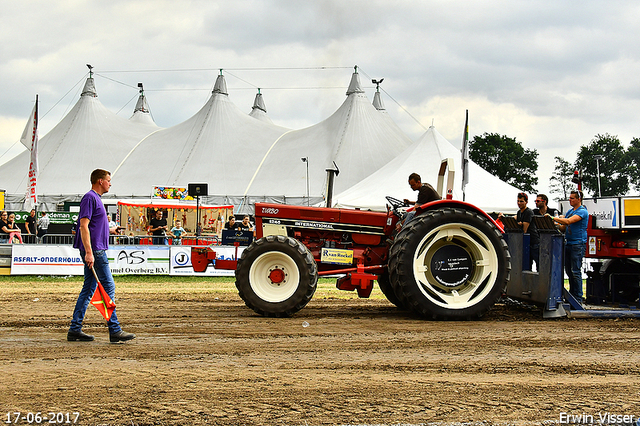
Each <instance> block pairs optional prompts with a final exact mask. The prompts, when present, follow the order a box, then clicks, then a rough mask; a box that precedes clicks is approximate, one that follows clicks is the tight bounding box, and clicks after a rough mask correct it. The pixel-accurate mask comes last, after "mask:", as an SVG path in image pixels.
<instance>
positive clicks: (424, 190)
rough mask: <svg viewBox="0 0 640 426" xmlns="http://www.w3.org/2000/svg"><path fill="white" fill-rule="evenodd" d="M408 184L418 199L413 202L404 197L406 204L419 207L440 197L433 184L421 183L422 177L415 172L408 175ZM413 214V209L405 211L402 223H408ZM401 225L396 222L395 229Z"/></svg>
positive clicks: (414, 212)
mask: <svg viewBox="0 0 640 426" xmlns="http://www.w3.org/2000/svg"><path fill="white" fill-rule="evenodd" d="M409 186H410V187H411V189H413V190H414V191H418V199H417V200H416V201H415V202H413V201H409V200H408V199H406V198H405V199H404V200H403V201H404V203H405V204H406V205H408V206H410V205H412V204H413V206H414V207H419V206H421V205H423V204H426V203H430V202H431V201H436V200H441V199H442V198H441V197H440V195H439V194H438V191H436V190H435V189H434V188H433V186H431V185H429V184H428V183H422V179H421V178H420V175H419V174H417V173H411V174H410V175H409ZM415 214H416V211H415V210H413V211H410V212H409V213H407V215H406V216H405V218H404V220H403V221H402V224H406V223H409V221H410V220H411V219H413V217H414V216H415ZM402 226H403V225H401V224H400V223H398V226H397V229H398V230H399V229H400V228H401V227H402Z"/></svg>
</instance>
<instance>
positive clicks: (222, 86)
mask: <svg viewBox="0 0 640 426" xmlns="http://www.w3.org/2000/svg"><path fill="white" fill-rule="evenodd" d="M213 93H220V94H222V95H227V96H228V95H229V93H228V92H227V82H226V81H225V79H224V75H222V70H220V75H218V77H217V78H216V84H215V85H214V86H213Z"/></svg>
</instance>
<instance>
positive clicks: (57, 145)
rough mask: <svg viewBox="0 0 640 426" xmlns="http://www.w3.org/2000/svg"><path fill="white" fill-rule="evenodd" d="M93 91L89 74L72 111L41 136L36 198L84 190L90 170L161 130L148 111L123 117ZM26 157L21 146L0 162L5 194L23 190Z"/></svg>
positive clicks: (111, 163) (113, 162)
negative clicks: (115, 112)
mask: <svg viewBox="0 0 640 426" xmlns="http://www.w3.org/2000/svg"><path fill="white" fill-rule="evenodd" d="M97 96H98V95H97V94H96V90H95V86H94V82H93V78H92V77H89V78H88V79H87V81H86V83H85V85H84V89H83V91H82V94H81V95H80V99H79V100H78V102H76V104H75V105H74V107H73V108H72V109H71V111H69V113H68V114H67V115H66V116H65V117H64V118H63V119H62V120H61V121H60V122H59V123H58V124H57V125H56V126H55V127H54V128H53V129H52V130H51V131H50V132H49V133H47V134H46V135H45V136H44V137H42V138H41V139H40V141H39V144H38V145H39V149H38V157H39V161H38V162H39V169H40V172H39V174H38V186H37V192H38V197H42V196H47V195H49V196H57V197H60V196H61V194H84V193H85V192H87V190H88V189H89V188H90V187H91V184H90V182H89V176H90V175H91V172H92V171H93V170H94V169H96V168H103V169H107V170H110V171H113V169H115V167H117V165H118V164H119V163H120V161H121V160H122V158H124V156H125V155H126V154H127V153H128V152H129V151H130V150H131V148H132V147H133V146H134V145H135V144H136V143H137V142H138V141H139V140H140V139H142V138H144V137H145V136H147V135H149V134H150V133H153V132H154V131H156V130H158V129H159V128H158V126H156V125H155V123H154V122H153V120H152V119H151V118H150V117H149V113H148V112H146V113H145V112H136V113H134V117H132V119H131V120H127V119H126V118H122V117H119V116H117V115H115V114H114V113H113V112H111V111H109V110H108V109H107V108H105V107H104V105H102V103H101V102H100V101H99V100H98V97H97ZM141 102H142V103H145V104H146V100H144V99H142V100H140V99H139V100H138V103H141ZM147 110H148V109H147ZM134 118H135V119H134ZM29 156H30V153H29V151H24V152H22V153H21V154H19V155H18V156H16V157H15V158H13V159H11V160H9V161H8V162H7V163H5V164H3V165H2V166H0V182H2V186H3V187H4V189H6V191H7V194H16V195H18V196H21V195H24V194H25V193H26V188H27V175H28V169H29Z"/></svg>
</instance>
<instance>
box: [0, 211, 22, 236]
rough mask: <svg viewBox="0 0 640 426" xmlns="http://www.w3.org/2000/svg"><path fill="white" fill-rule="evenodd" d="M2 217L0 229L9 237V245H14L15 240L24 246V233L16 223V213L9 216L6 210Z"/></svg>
mask: <svg viewBox="0 0 640 426" xmlns="http://www.w3.org/2000/svg"><path fill="white" fill-rule="evenodd" d="M0 215H1V216H0V217H1V218H2V219H1V221H0V227H1V228H2V233H3V234H4V235H7V239H8V241H7V242H8V243H9V244H13V241H14V238H15V239H17V240H18V241H19V242H20V244H22V232H21V231H20V228H19V227H18V224H17V223H16V215H15V214H14V213H11V214H8V213H7V212H6V211H4V210H3V211H2V213H1V214H0Z"/></svg>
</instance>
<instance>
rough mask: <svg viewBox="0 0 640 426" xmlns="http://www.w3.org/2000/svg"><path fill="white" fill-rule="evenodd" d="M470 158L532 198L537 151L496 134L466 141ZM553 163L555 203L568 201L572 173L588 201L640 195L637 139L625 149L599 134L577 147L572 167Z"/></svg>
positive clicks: (639, 140) (560, 160)
mask: <svg viewBox="0 0 640 426" xmlns="http://www.w3.org/2000/svg"><path fill="white" fill-rule="evenodd" d="M469 158H470V159H471V160H472V161H474V162H475V163H476V164H478V165H479V166H480V167H482V168H483V169H485V170H487V171H488V172H490V173H492V174H493V175H495V176H498V177H499V178H500V179H502V180H503V181H505V182H507V183H508V184H510V185H513V186H515V187H516V188H520V189H521V190H523V191H525V192H528V193H531V194H533V193H536V192H537V191H536V189H535V186H536V185H537V184H538V178H537V177H536V173H537V171H538V151H537V150H535V149H528V148H524V147H523V146H522V144H521V143H520V142H518V141H517V140H516V138H510V137H508V136H505V135H500V134H498V133H484V134H482V135H480V136H474V138H473V140H471V141H469ZM554 160H555V168H554V172H553V175H552V176H551V177H550V178H549V182H550V183H549V188H550V192H551V194H554V195H556V197H555V198H556V199H567V198H568V197H569V192H570V191H571V190H572V189H573V188H575V184H574V183H572V179H573V174H574V171H578V172H579V173H580V174H581V177H582V189H583V191H584V192H585V195H589V196H591V197H598V196H600V195H601V196H603V197H613V196H621V195H625V194H628V193H629V191H630V190H635V191H640V138H633V139H632V140H631V143H630V144H629V148H628V149H625V148H624V146H622V143H620V139H618V137H617V136H612V135H610V134H608V133H605V134H603V135H601V134H598V135H596V136H595V137H594V138H593V139H592V140H591V141H590V142H589V143H588V144H587V145H583V146H581V147H580V149H579V150H578V153H577V156H576V160H575V161H574V162H573V163H571V162H569V161H568V160H566V159H565V158H563V157H558V156H556V157H554ZM598 175H599V176H600V180H599V182H598ZM598 185H599V186H598Z"/></svg>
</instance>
